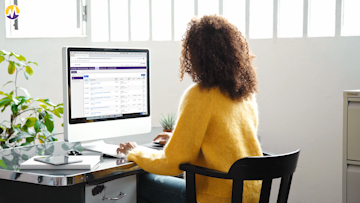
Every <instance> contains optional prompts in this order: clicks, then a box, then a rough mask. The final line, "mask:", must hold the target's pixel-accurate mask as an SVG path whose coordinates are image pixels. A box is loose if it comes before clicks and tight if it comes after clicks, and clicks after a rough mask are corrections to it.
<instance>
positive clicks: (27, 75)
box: [24, 71, 29, 80]
mask: <svg viewBox="0 0 360 203" xmlns="http://www.w3.org/2000/svg"><path fill="white" fill-rule="evenodd" d="M24 76H25V79H26V80H28V79H29V74H28V73H27V72H25V71H24Z"/></svg>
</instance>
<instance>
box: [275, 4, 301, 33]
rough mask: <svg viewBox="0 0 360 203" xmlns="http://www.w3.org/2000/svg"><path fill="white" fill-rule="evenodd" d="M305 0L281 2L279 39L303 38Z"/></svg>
mask: <svg viewBox="0 0 360 203" xmlns="http://www.w3.org/2000/svg"><path fill="white" fill-rule="evenodd" d="M303 9H304V0H291V1H289V0H279V14H278V33H277V34H278V37H279V38H284V37H302V36H303V19H304V10H303Z"/></svg>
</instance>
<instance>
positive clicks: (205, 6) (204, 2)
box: [198, 0, 219, 18]
mask: <svg viewBox="0 0 360 203" xmlns="http://www.w3.org/2000/svg"><path fill="white" fill-rule="evenodd" d="M211 14H219V0H198V16H199V18H201V17H203V16H204V15H211Z"/></svg>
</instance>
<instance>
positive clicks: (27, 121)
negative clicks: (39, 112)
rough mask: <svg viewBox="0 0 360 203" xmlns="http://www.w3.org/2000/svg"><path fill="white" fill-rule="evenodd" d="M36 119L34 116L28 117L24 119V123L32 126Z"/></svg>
mask: <svg viewBox="0 0 360 203" xmlns="http://www.w3.org/2000/svg"><path fill="white" fill-rule="evenodd" d="M36 121H37V119H36V118H35V117H30V118H28V119H27V120H26V123H25V125H26V126H27V127H32V126H34V125H35V123H36Z"/></svg>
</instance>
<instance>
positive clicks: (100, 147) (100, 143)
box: [81, 140, 126, 158]
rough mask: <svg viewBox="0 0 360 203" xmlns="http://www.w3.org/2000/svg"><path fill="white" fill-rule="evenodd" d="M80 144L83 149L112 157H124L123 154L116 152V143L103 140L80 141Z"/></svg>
mask: <svg viewBox="0 0 360 203" xmlns="http://www.w3.org/2000/svg"><path fill="white" fill-rule="evenodd" d="M81 146H82V148H83V149H84V150H89V151H94V152H99V153H102V154H103V155H106V156H110V157H114V158H126V156H125V154H117V153H116V149H117V148H118V147H119V146H118V145H114V144H107V143H105V142H104V140H96V141H90V142H81Z"/></svg>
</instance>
